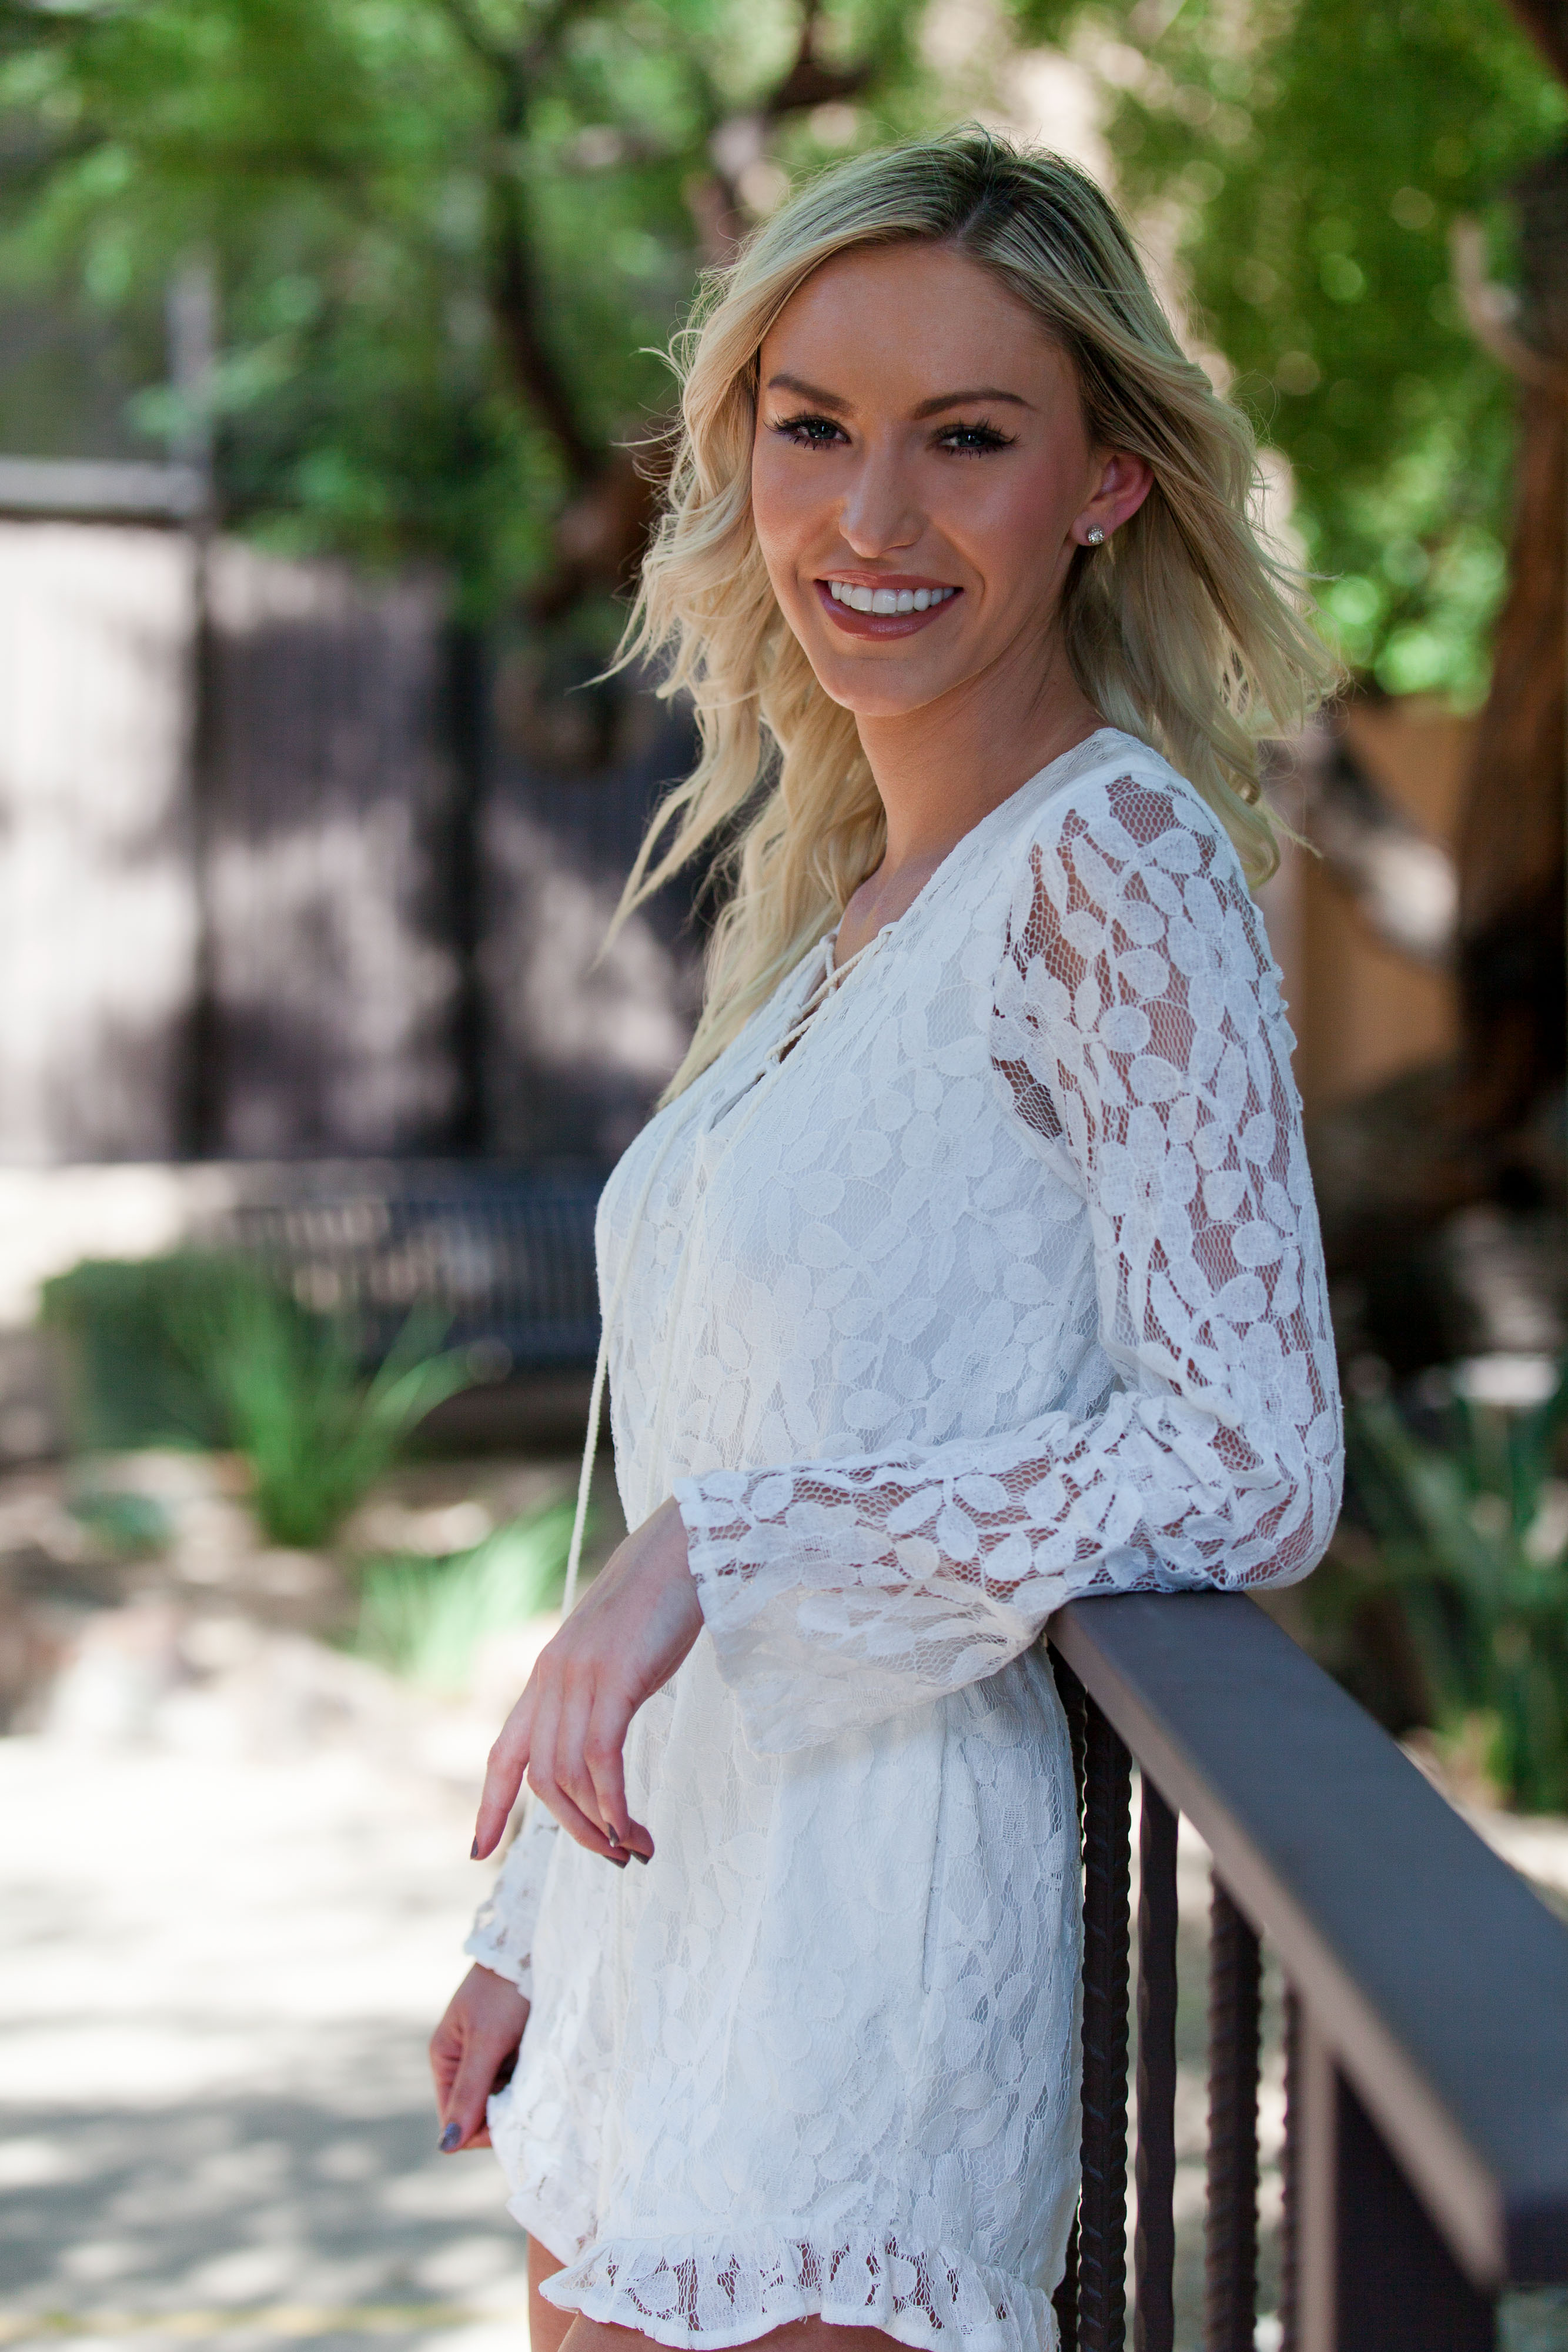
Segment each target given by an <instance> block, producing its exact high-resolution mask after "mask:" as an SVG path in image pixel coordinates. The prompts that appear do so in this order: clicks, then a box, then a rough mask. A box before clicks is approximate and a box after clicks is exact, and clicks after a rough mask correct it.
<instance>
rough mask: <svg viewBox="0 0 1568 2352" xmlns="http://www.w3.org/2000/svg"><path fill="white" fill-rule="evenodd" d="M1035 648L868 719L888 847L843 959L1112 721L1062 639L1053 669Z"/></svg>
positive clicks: (850, 916) (858, 905)
mask: <svg viewBox="0 0 1568 2352" xmlns="http://www.w3.org/2000/svg"><path fill="white" fill-rule="evenodd" d="M1030 651H1031V658H1030V659H1029V660H1028V661H1027V662H1025V661H1024V660H1022V659H1019V660H1015V661H1013V662H1010V663H1008V664H1007V665H1006V666H1005V667H1003V666H998V669H996V670H993V671H991V672H989V673H988V674H987V675H986V676H984V677H978V678H974V679H970V680H968V681H967V682H966V684H965V685H964V686H963V687H961V688H957V689H956V691H955V692H954V693H952V694H948V695H944V696H943V697H942V698H941V700H940V701H939V702H935V703H927V704H926V705H925V707H924V709H919V710H911V711H903V712H899V713H898V714H896V715H895V716H894V717H890V718H874V719H873V718H864V717H862V718H861V719H859V721H858V724H859V728H860V738H861V743H862V748H863V750H864V751H865V755H866V759H867V761H869V763H870V766H871V772H872V775H873V778H874V780H875V782H876V788H877V791H878V792H879V793H880V794H881V795H882V804H883V809H884V810H885V812H886V814H887V847H886V850H885V851H884V853H883V859H882V863H881V865H880V866H878V867H877V869H876V871H875V873H874V874H872V875H869V876H868V877H867V878H866V880H865V881H864V882H862V884H861V887H860V888H859V889H858V890H857V891H856V892H855V894H854V896H853V898H852V899H851V900H850V903H849V905H848V907H847V908H845V909H844V915H843V919H842V921H841V924H840V926H839V935H838V937H839V949H838V951H839V955H840V957H841V959H842V957H844V956H846V955H852V954H853V953H854V952H855V950H857V949H858V948H861V947H863V946H864V944H865V942H866V940H869V939H871V938H873V936H874V934H875V933H876V932H877V931H879V930H880V929H882V928H883V924H885V923H891V922H895V921H896V920H897V919H898V917H899V916H900V915H902V914H903V913H904V909H905V908H906V907H908V906H909V905H910V904H911V903H912V901H913V900H914V899H915V897H916V896H917V895H918V893H919V892H920V890H921V889H922V888H923V887H924V886H925V883H926V882H928V881H929V880H930V878H931V876H932V875H933V874H934V873H935V872H936V868H937V866H940V865H941V863H942V860H943V859H944V858H945V857H946V855H947V853H948V851H949V850H950V849H952V848H953V847H954V846H955V845H956V844H957V843H958V842H960V841H962V839H963V838H964V835H966V834H967V833H969V832H972V831H973V829H974V827H975V826H976V825H977V824H979V823H980V821H981V819H982V818H983V817H987V816H988V815H989V814H990V813H991V811H992V810H993V809H994V808H999V807H1000V805H1001V803H1003V801H1005V800H1007V799H1009V797H1010V796H1011V795H1012V793H1016V792H1017V791H1018V789H1019V785H1020V784H1026V783H1027V782H1029V780H1030V776H1034V775H1038V774H1039V772H1040V770H1041V769H1042V768H1045V767H1049V765H1050V764H1051V761H1052V760H1057V759H1060V758H1061V754H1062V753H1063V752H1064V751H1071V750H1072V748H1073V746H1074V745H1075V744H1078V743H1082V741H1083V740H1085V738H1086V737H1088V736H1090V735H1092V733H1093V732H1094V730H1095V729H1096V728H1097V727H1099V726H1101V725H1102V724H1103V720H1102V719H1101V717H1100V714H1099V713H1098V711H1097V710H1096V709H1094V706H1093V704H1092V702H1091V701H1090V700H1089V698H1088V697H1087V696H1086V695H1085V694H1084V693H1083V692H1082V688H1080V687H1079V684H1078V681H1077V679H1076V678H1075V677H1073V675H1072V672H1071V667H1069V664H1068V661H1067V657H1066V653H1065V650H1064V649H1063V648H1062V647H1061V645H1060V643H1059V642H1058V643H1056V644H1055V645H1053V646H1052V648H1051V655H1050V656H1048V658H1047V660H1046V662H1045V664H1044V667H1043V673H1042V667H1041V664H1040V649H1039V647H1038V646H1035V647H1033V648H1031V649H1030Z"/></svg>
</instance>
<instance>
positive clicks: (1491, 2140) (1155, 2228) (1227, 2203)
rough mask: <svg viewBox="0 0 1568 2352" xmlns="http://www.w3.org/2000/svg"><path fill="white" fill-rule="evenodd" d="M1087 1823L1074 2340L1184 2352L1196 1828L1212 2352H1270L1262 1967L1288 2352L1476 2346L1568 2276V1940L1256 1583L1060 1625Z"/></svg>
mask: <svg viewBox="0 0 1568 2352" xmlns="http://www.w3.org/2000/svg"><path fill="white" fill-rule="evenodd" d="M1049 1633H1050V1638H1051V1644H1052V1647H1053V1648H1054V1650H1055V1653H1056V1670H1057V1679H1058V1685H1059V1687H1060V1688H1061V1695H1062V1700H1063V1704H1064V1706H1065V1707H1066V1710H1067V1716H1068V1722H1069V1726H1070V1728H1071V1733H1072V1744H1073V1756H1074V1760H1075V1764H1076V1767H1077V1772H1078V1780H1079V1794H1080V1803H1081V1809H1082V1829H1083V1925H1084V1981H1083V2168H1082V2193H1081V2200H1080V2206H1079V2213H1078V2221H1077V2227H1076V2229H1075V2231H1074V2233H1073V2238H1072V2242H1071V2252H1070V2256H1069V2262H1068V2268H1067V2273H1066V2276H1065V2277H1064V2279H1063V2280H1062V2283H1061V2287H1060V2288H1059V2289H1058V2291H1057V2295H1056V2309H1057V2315H1058V2318H1059V2321H1060V2324H1061V2340H1062V2345H1063V2347H1064V2352H1116V2347H1122V2346H1123V2345H1124V2343H1125V2340H1126V2280H1125V2275H1124V2273H1125V2243H1126V2221H1125V2216H1126V2182H1127V2138H1128V2110H1127V2092H1128V2080H1127V2074H1128V2066H1127V2053H1128V2039H1129V2023H1130V2016H1129V1966H1128V1961H1129V1945H1130V1925H1131V1923H1130V1917H1129V1912H1130V1901H1131V1877H1132V1870H1131V1864H1132V1852H1131V1819H1130V1814H1131V1802H1130V1799H1131V1779H1132V1763H1133V1761H1134V1759H1135V1760H1136V1762H1137V1764H1138V1767H1139V1771H1140V1776H1141V1783H1142V1797H1141V1812H1142V1817H1141V1821H1140V1824H1139V1895H1138V1972H1137V2020H1138V2059H1137V2146H1136V2153H1135V2159H1134V2160H1135V2179H1136V2190H1137V2217H1136V2230H1135V2237H1134V2279H1133V2311H1134V2324H1133V2341H1134V2347H1136V2352H1172V2347H1173V2345H1174V2342H1175V2316H1174V2280H1173V2272H1174V2263H1175V2251H1176V2236H1175V2223H1174V2212H1173V2195H1174V2188H1175V2180H1176V1832H1177V1821H1178V1816H1179V1815H1181V1814H1186V1816H1187V1818H1188V1819H1189V1820H1190V1821H1191V1822H1192V1823H1193V1825H1194V1827H1195V1828H1196V1829H1197V1832H1198V1833H1199V1835H1200V1836H1201V1837H1202V1839H1203V1840H1204V1842H1205V1843H1206V1844H1207V1847H1208V1850H1209V1853H1210V1855H1211V1856H1212V1859H1213V1888H1212V1909H1211V1915H1210V1936H1209V1964H1208V1965H1209V1977H1208V2065H1209V2083H1208V2090H1209V2108H1208V2114H1209V2124H1208V2154H1207V2209H1206V2230H1205V2271H1204V2316H1203V2336H1202V2343H1203V2352H1253V2347H1254V2344H1255V2341H1256V2335H1255V2331H1256V2326H1257V2317H1256V2314H1257V2271H1258V2191H1259V2141H1258V2095H1259V2081H1260V2049H1261V2038H1260V2023H1261V1990H1262V1951H1263V1947H1264V1944H1265V1943H1266V1944H1267V1946H1268V1948H1269V1949H1270V1953H1271V1954H1272V1956H1273V1958H1274V1959H1275V1961H1276V1962H1277V1963H1278V1966H1279V1969H1280V1970H1281V1975H1282V1977H1283V1979H1284V1983H1285V1987H1286V1994H1285V2004H1284V2006H1285V2020H1284V2031H1285V2061H1286V2075H1285V2090H1286V2122H1285V2146H1284V2155H1283V2161H1282V2176H1283V2189H1284V2219H1283V2230H1282V2244H1281V2309H1280V2314H1279V2317H1280V2336H1281V2352H1481V2347H1490V2346H1492V2345H1493V2344H1494V2343H1495V2341H1496V2315H1497V2304H1498V2297H1499V2295H1500V2293H1501V2292H1502V2290H1503V2289H1504V2288H1505V2287H1508V2286H1522V2285H1544V2284H1556V2283H1559V2282H1562V2281H1563V2280H1568V1928H1564V1927H1563V1925H1562V1923H1561V1922H1560V1921H1559V1920H1558V1919H1557V1918H1555V1917H1554V1916H1553V1915H1552V1913H1551V1912H1550V1911H1548V1910H1547V1908H1546V1907H1545V1906H1544V1905H1543V1904H1542V1903H1541V1902H1540V1901H1539V1900H1538V1899H1537V1898H1536V1896H1535V1895H1533V1894H1532V1893H1531V1890H1530V1888H1529V1887H1528V1886H1527V1885H1525V1883H1524V1881H1523V1880H1522V1879H1521V1878H1519V1877H1518V1876H1517V1875H1516V1874H1514V1872H1513V1871H1511V1869H1510V1868H1509V1867H1508V1866H1507V1864H1504V1863H1502V1862H1501V1861H1500V1860H1499V1859H1498V1858H1497V1856H1496V1855H1494V1854H1493V1853H1491V1851H1490V1848H1489V1847H1488V1846H1486V1845H1485V1844H1484V1843H1482V1841H1481V1840H1480V1839H1479V1837H1477V1836H1476V1834H1475V1833H1474V1832H1473V1831H1472V1830H1471V1829H1470V1828H1469V1825H1468V1824H1467V1823H1466V1822H1464V1821H1463V1820H1461V1818H1460V1817H1459V1815H1458V1813H1456V1812H1455V1811H1453V1810H1452V1809H1451V1808H1450V1807H1449V1806H1448V1804H1446V1803H1445V1802H1444V1801H1443V1799H1442V1798H1441V1797H1440V1796H1439V1795H1438V1793H1437V1790H1434V1789H1433V1788H1432V1787H1431V1786H1430V1784H1429V1783H1428V1782H1427V1780H1425V1779H1424V1778H1423V1777H1422V1775H1421V1774H1420V1773H1419V1772H1418V1771H1417V1770H1416V1768H1415V1767H1414V1765H1412V1764H1411V1763H1410V1762H1409V1761H1408V1760H1407V1759H1406V1758H1405V1757H1404V1756H1403V1755H1402V1754H1401V1753H1400V1751H1399V1749H1398V1748H1396V1746H1395V1744H1394V1742H1393V1741H1392V1740H1391V1739H1389V1738H1387V1736H1386V1735H1385V1733H1384V1732H1383V1731H1381V1730H1380V1729H1379V1728H1378V1727H1377V1726H1376V1725H1375V1723H1374V1722H1373V1721H1372V1720H1371V1718H1370V1717H1368V1716H1366V1715H1364V1713H1363V1712H1362V1710H1361V1709H1360V1708H1359V1707H1358V1706H1355V1704H1354V1701H1352V1700H1351V1699H1350V1698H1348V1697H1347V1696H1345V1694H1344V1693H1343V1691H1342V1690H1340V1689H1339V1687H1338V1686H1337V1685H1335V1684H1334V1683H1333V1682H1332V1681H1330V1679H1329V1677H1328V1676H1327V1675H1324V1674H1322V1672H1321V1671H1320V1670H1319V1668H1318V1667H1317V1666H1315V1665H1314V1664H1312V1660H1311V1659H1310V1658H1308V1657H1307V1656H1306V1655H1305V1654H1304V1653H1303V1652H1302V1651H1301V1650H1300V1649H1298V1648H1297V1647H1296V1645H1295V1644H1294V1643H1292V1642H1291V1640H1290V1639H1289V1638H1288V1636H1287V1635H1286V1634H1285V1633H1282V1632H1281V1630H1280V1628H1279V1627H1278V1626H1277V1625H1275V1624H1274V1623H1273V1622H1272V1621H1271V1620H1270V1618H1268V1617H1267V1616H1265V1615H1264V1613H1263V1612H1262V1611H1261V1610H1260V1609H1258V1608H1257V1607H1255V1606H1254V1604H1253V1603H1252V1602H1251V1601H1248V1600H1245V1599H1243V1598H1241V1597H1240V1596H1239V1595H1235V1594H1218V1593H1202V1594H1198V1593H1184V1594H1180V1595H1171V1596H1147V1597H1145V1596H1142V1595H1138V1596H1129V1597H1127V1598H1124V1599H1114V1600H1098V1601H1077V1602H1074V1603H1073V1604H1072V1605H1071V1606H1070V1607H1069V1608H1066V1609H1064V1610H1062V1611H1061V1612H1059V1614H1058V1615H1057V1616H1056V1617H1054V1618H1053V1619H1052V1620H1051V1625H1050V1628H1049Z"/></svg>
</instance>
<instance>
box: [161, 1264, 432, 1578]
mask: <svg viewBox="0 0 1568 2352" xmlns="http://www.w3.org/2000/svg"><path fill="white" fill-rule="evenodd" d="M443 1328H444V1327H443V1326H442V1325H440V1324H438V1323H433V1322H432V1321H431V1320H430V1319H429V1318H423V1317H420V1316H418V1315H413V1316H411V1317H410V1318H409V1320H408V1321H407V1323H405V1324H404V1326H403V1328H402V1331H401V1332H400V1333H399V1335H398V1337H397V1339H395V1340H394V1341H393V1343H392V1348H391V1349H390V1351H389V1353H388V1355H387V1357H386V1360H385V1361H384V1362H383V1363H382V1365H381V1367H380V1369H379V1370H377V1371H376V1372H375V1373H374V1375H373V1376H372V1377H371V1379H369V1380H366V1379H365V1378H364V1377H363V1375H362V1374H361V1370H360V1367H359V1362H358V1359H357V1350H356V1349H355V1348H354V1346H353V1344H352V1338H351V1334H350V1331H349V1329H348V1328H346V1326H345V1325H343V1324H342V1323H341V1322H339V1321H336V1320H333V1319H331V1318H327V1317H324V1316H319V1315H312V1314H308V1312H307V1311H306V1310H305V1309H303V1308H302V1307H298V1305H297V1304H296V1302H295V1301H294V1299H293V1298H292V1297H289V1296H288V1294H287V1292H285V1291H282V1290H280V1289H278V1288H277V1286H275V1285H273V1284H271V1283H269V1282H267V1280H266V1279H265V1277H263V1276H259V1275H256V1274H254V1273H252V1272H251V1271H250V1270H249V1269H248V1268H244V1269H236V1271H235V1278H234V1280H233V1282H232V1283H231V1285H230V1286H229V1287H228V1289H227V1291H226V1293H225V1295H224V1296H223V1297H221V1298H220V1299H218V1300H217V1301H216V1302H214V1303H210V1304H208V1305H207V1306H206V1307H205V1308H204V1311H203V1312H202V1313H201V1314H200V1315H199V1316H198V1317H197V1318H194V1319H193V1322H192V1324H191V1326H190V1328H189V1332H188V1338H187V1346H188V1349H189V1352H190V1355H191V1357H192V1360H193V1363H194V1364H195V1366H196V1368H197V1370H198V1371H199V1373H200V1375H201V1377H202V1379H203V1381H204V1384H205V1386H206V1387H207V1388H208V1389H209V1391H211V1393H212V1394H213V1395H214V1397H215V1398H216V1399H217V1400H218V1401H219V1402H220V1403H221V1405H222V1408H223V1412H224V1417H225V1422H226V1423H227V1427H228V1431H229V1435H230V1441H231V1443H232V1444H234V1446H235V1449H236V1451H237V1452H239V1453H240V1454H243V1455H244V1456H245V1458H246V1462H247V1463H248V1464H249V1466H250V1473H251V1505H252V1508H253V1509H254V1510H255V1513H256V1520H257V1523H258V1524H259V1526H260V1528H261V1529H262V1532H263V1534H264V1535H266V1536H267V1538H269V1540H270V1541H271V1542H273V1543H276V1544H283V1545H287V1546H290V1547H292V1548H294V1549H299V1550H311V1549H316V1548H317V1547H319V1546H320V1545H322V1544H326V1543H329V1542H330V1541H331V1539H332V1538H333V1536H335V1535H336V1533H337V1531H338V1529H339V1528H340V1527H341V1525H342V1523H343V1521H344V1519H345V1518H347V1517H348V1515H349V1513H350V1511H351V1510H352V1509H353V1508H354V1507H355V1505H356V1504H358V1503H360V1502H361V1501H362V1500H363V1499H364V1497H365V1496H366V1495H368V1494H369V1493H370V1491H371V1487H372V1486H374V1485H375V1483H376V1481H377V1480H378V1479H379V1478H381V1477H382V1475H384V1473H385V1472H386V1471H387V1470H388V1469H389V1468H390V1467H391V1465H392V1462H393V1461H394V1460H395V1459H396V1457H397V1454H398V1453H399V1451H400V1449H401V1447H402V1443H403V1440H404V1439H405V1438H406V1437H407V1435H408V1433H409V1432H410V1431H411V1430H412V1429H413V1427H414V1426H415V1425H416V1423H419V1422H421V1421H423V1418H424V1416H425V1415H426V1413H428V1412H431V1411H432V1410H433V1409H434V1407H435V1406H436V1405H438V1404H440V1403H442V1402H444V1400H445V1399H446V1398H447V1397H449V1396H454V1395H455V1394H456V1393H457V1391H459V1390H460V1389H464V1388H466V1387H468V1386H469V1384H470V1383H471V1381H472V1380H473V1377H474V1374H473V1370H472V1367H471V1363H470V1360H469V1357H468V1354H467V1352H466V1351H465V1350H460V1349H459V1350H448V1351H445V1352H441V1351H439V1349H438V1348H437V1345H436V1342H437V1341H438V1339H439V1338H440V1337H441V1335H442V1331H443Z"/></svg>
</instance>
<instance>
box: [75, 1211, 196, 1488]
mask: <svg viewBox="0 0 1568 2352" xmlns="http://www.w3.org/2000/svg"><path fill="white" fill-rule="evenodd" d="M230 1279H231V1274H230V1267H229V1263H228V1261H227V1260H226V1259H225V1258H221V1257H219V1256H217V1255H214V1254H211V1253H208V1252H204V1251H195V1250H192V1251H182V1252H177V1253H175V1254H173V1255H170V1256H167V1257H152V1258H139V1259H129V1260H123V1259H119V1258H88V1259H84V1260H83V1262H82V1263H81V1265H75V1266H72V1267H71V1269H70V1271H69V1272H68V1273H67V1274H59V1275H56V1276H54V1277H53V1278H52V1279H51V1280H50V1281H48V1282H46V1283H45V1285H44V1290H43V1307H42V1321H43V1325H44V1328H45V1330H46V1331H47V1332H49V1333H50V1334H51V1335H52V1336H53V1338H54V1339H55V1341H56V1344H57V1351H58V1356H59V1362H60V1372H61V1384H62V1389H63V1391H64V1401H65V1406H66V1413H67V1421H68V1430H69V1434H70V1442H71V1445H72V1448H73V1450H74V1451H75V1452H77V1453H79V1454H120V1453H126V1452H130V1451H131V1450H133V1449H134V1448H136V1447H138V1446H143V1445H191V1446H218V1445H223V1444H226V1443H227V1440H228V1421H227V1415H226V1413H225V1408H224V1404H223V1401H222V1399H221V1398H219V1397H217V1396H215V1395H214V1393H213V1391H212V1389H211V1387H210V1385H209V1384H208V1383H207V1381H205V1380H204V1377H203V1375H202V1372H201V1370H200V1369H199V1368H198V1366H197V1365H196V1364H195V1363H194V1362H193V1360H192V1356H191V1351H190V1347H189V1343H188V1335H189V1333H190V1332H191V1330H192V1329H193V1328H195V1327H196V1326H198V1325H199V1324H200V1323H201V1322H202V1321H203V1320H204V1318H206V1317H207V1316H208V1315H209V1314H212V1313H217V1312H221V1311H222V1300H223V1297H224V1294H225V1292H226V1290H227V1288H228V1286H229V1283H230Z"/></svg>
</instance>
